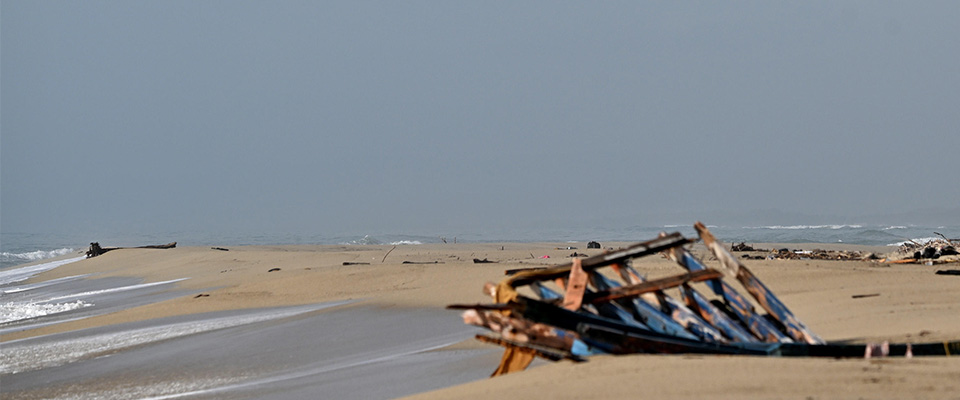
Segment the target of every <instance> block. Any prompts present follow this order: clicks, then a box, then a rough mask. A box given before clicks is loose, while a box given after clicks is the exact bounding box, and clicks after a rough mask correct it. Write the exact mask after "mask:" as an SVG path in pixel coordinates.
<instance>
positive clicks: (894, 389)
mask: <svg viewBox="0 0 960 400" xmlns="http://www.w3.org/2000/svg"><path fill="white" fill-rule="evenodd" d="M604 245H605V246H621V245H625V244H623V243H604ZM566 246H570V244H568V243H544V244H526V243H524V244H516V243H506V244H431V245H403V246H396V247H393V246H389V245H385V246H244V247H232V248H230V249H229V251H220V250H214V249H211V248H209V247H186V248H176V249H169V250H150V249H126V250H116V251H112V252H109V253H107V254H104V255H102V256H99V257H96V258H92V259H87V260H84V261H81V262H77V263H74V264H69V265H66V266H63V267H60V268H57V269H55V270H52V271H49V272H47V273H44V274H42V275H40V276H38V277H36V278H34V281H39V280H48V279H53V278H58V277H64V276H72V275H78V274H87V273H93V274H96V277H108V276H122V277H140V278H144V279H145V280H146V282H157V281H164V280H170V279H177V278H184V277H189V278H190V279H188V280H185V281H182V282H179V283H178V286H179V287H180V288H186V289H191V290H196V291H202V292H203V293H204V294H208V295H209V296H204V297H194V296H184V297H180V298H176V299H173V300H168V301H164V302H161V303H155V304H151V305H146V306H141V307H136V308H132V309H128V310H124V311H120V312H116V313H112V314H107V315H101V316H96V317H91V318H87V319H84V320H79V321H73V322H65V323H61V324H57V325H51V326H45V327H41V328H38V329H33V330H28V331H22V332H14V333H12V334H9V335H4V336H3V337H2V338H0V339H2V341H4V342H6V341H10V340H14V339H19V338H25V337H32V336H37V335H44V334H49V333H55V332H68V331H73V330H78V329H83V328H88V327H95V326H104V325H110V324H117V323H122V322H132V321H142V320H147V319H152V318H160V317H167V316H176V315H184V314H194V313H200V312H208V311H219V310H229V309H244V308H260V307H269V306H282V305H297V304H312V303H318V302H325V301H332V300H345V299H355V300H361V301H360V304H367V305H370V304H372V305H376V306H378V307H387V308H389V307H417V308H423V307H426V308H435V309H438V310H439V309H441V308H442V307H444V306H445V305H447V304H452V303H478V302H489V298H487V297H485V296H484V295H483V294H482V293H481V288H482V286H483V283H484V282H487V281H498V280H500V279H502V278H503V271H504V270H505V269H510V268H524V267H533V266H543V265H553V264H558V263H563V262H566V261H568V260H569V258H568V255H569V254H571V253H573V252H578V253H587V254H590V255H593V254H598V253H599V252H600V251H599V250H587V249H585V248H584V247H585V246H583V245H582V244H580V245H576V246H578V247H579V248H578V249H576V250H568V249H558V248H562V247H566ZM764 247H767V248H770V247H774V246H764ZM790 247H791V248H805V249H812V248H814V247H818V246H816V245H797V244H791V245H790ZM696 250H698V251H697V253H699V254H703V252H702V249H696ZM868 250H881V251H890V248H879V249H868ZM544 255H549V256H550V258H549V259H544V258H540V257H541V256H544ZM475 258H476V259H488V260H490V261H497V263H488V264H475V263H474V262H473V259H475ZM705 260H706V263H707V264H708V265H713V264H715V263H711V261H710V259H709V258H705ZM405 261H406V262H412V263H407V264H405V263H403V262H405ZM344 262H351V263H369V264H362V265H343V263H344ZM746 263H747V265H748V266H749V267H750V268H751V269H752V270H753V271H754V273H755V274H756V275H757V276H758V277H760V279H761V280H763V281H764V283H766V285H767V286H768V287H770V288H771V289H772V290H773V291H774V292H776V293H777V294H778V296H779V297H780V299H781V300H783V301H784V303H786V304H787V305H788V306H789V307H790V308H791V309H792V310H793V312H794V314H796V315H797V316H798V317H799V318H800V319H801V320H802V321H804V322H805V323H806V324H807V325H808V326H809V327H810V328H811V329H812V330H813V331H814V332H816V333H818V334H819V335H820V336H822V337H823V338H825V339H827V340H829V341H838V340H845V341H855V342H864V341H883V340H890V341H909V342H932V341H942V340H948V339H958V338H960V276H949V275H936V274H934V271H936V270H937V269H944V268H960V265H957V264H953V266H942V265H941V266H918V265H882V264H876V263H870V262H853V261H843V262H841V261H813V260H799V261H778V260H763V261H747V262H746ZM634 266H635V267H636V268H638V269H639V270H640V271H641V272H643V273H645V274H648V275H649V276H650V277H659V276H666V275H672V274H676V273H679V272H682V270H681V269H680V268H679V267H677V266H676V265H675V264H673V263H671V262H669V261H667V260H665V259H663V258H661V257H657V256H653V257H647V258H645V259H642V260H640V261H639V262H635V264H634ZM275 268H279V270H277V271H273V272H269V271H270V270H271V269H275ZM863 294H870V295H872V294H877V295H876V296H872V297H863V298H854V297H853V296H855V295H863ZM460 346H466V347H476V346H488V345H483V344H477V343H474V342H473V341H472V340H471V341H467V342H465V343H463V344H461V345H460ZM494 368H495V365H490V370H491V371H492V370H493V369H494ZM498 396H499V397H505V398H520V397H529V398H546V397H549V398H561V399H562V398H584V397H586V398H599V397H626V398H636V397H641V396H643V397H657V398H690V397H710V398H757V399H760V398H763V399H768V398H957V399H960V358H958V357H954V358H946V357H937V358H920V357H918V358H913V359H902V358H901V359H892V358H891V359H873V360H862V359H858V360H833V359H797V358H792V359H785V358H760V357H730V356H723V357H721V356H651V355H638V356H621V357H613V356H609V357H594V358H592V359H591V360H590V361H589V362H587V363H583V364H573V363H570V362H560V363H548V364H546V365H541V366H538V367H536V368H531V369H530V370H528V371H525V372H522V373H516V374H511V375H508V376H504V377H499V378H495V379H486V380H481V381H477V382H473V383H469V384H465V385H460V386H455V387H450V388H446V389H441V390H439V391H435V392H429V393H423V394H420V395H417V396H414V397H415V398H422V399H434V398H436V399H439V398H477V399H479V398H490V397H498Z"/></svg>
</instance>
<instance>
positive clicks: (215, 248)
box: [211, 247, 230, 251]
mask: <svg viewBox="0 0 960 400" xmlns="http://www.w3.org/2000/svg"><path fill="white" fill-rule="evenodd" d="M211 249H213V250H220V251H230V249H225V248H223V247H211Z"/></svg>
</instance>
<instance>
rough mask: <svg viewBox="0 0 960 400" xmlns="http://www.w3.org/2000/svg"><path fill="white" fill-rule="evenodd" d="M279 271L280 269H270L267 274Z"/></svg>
mask: <svg viewBox="0 0 960 400" xmlns="http://www.w3.org/2000/svg"><path fill="white" fill-rule="evenodd" d="M279 270H280V268H270V269H268V270H267V272H277V271H279Z"/></svg>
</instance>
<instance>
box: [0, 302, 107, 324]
mask: <svg viewBox="0 0 960 400" xmlns="http://www.w3.org/2000/svg"><path fill="white" fill-rule="evenodd" d="M92 305H93V304H90V303H87V302H84V301H83V300H77V301H75V302H72V303H53V304H44V303H5V304H0V324H3V323H7V322H12V321H19V320H23V319H30V318H36V317H42V316H44V315H50V314H57V313H62V312H67V311H71V310H76V309H78V308H84V307H90V306H92Z"/></svg>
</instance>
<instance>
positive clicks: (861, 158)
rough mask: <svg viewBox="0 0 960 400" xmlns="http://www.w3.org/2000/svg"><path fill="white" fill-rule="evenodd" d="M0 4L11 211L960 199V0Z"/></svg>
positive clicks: (285, 214) (791, 204)
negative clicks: (959, 173) (959, 181)
mask: <svg viewBox="0 0 960 400" xmlns="http://www.w3.org/2000/svg"><path fill="white" fill-rule="evenodd" d="M0 18H2V19H0V35H2V36H0V49H2V54H0V95H2V96H0V106H2V115H0V118H2V119H0V123H2V126H0V133H2V137H0V140H2V142H0V152H2V153H0V162H2V168H0V174H2V175H0V182H2V191H0V206H2V222H0V223H2V229H3V230H4V231H6V232H14V231H26V232H55V231H58V230H73V231H76V230H84V229H92V227H96V228H97V229H98V230H120V231H122V230H131V229H137V230H143V229H147V230H150V229H156V230H158V231H170V230H209V231H212V232H217V231H230V230H240V231H267V232H275V231H285V230H294V231H312V232H331V233H344V232H364V231H365V230H369V229H379V230H384V231H395V232H402V231H404V230H416V231H423V230H430V229H462V230H469V229H485V228H491V227H510V226H529V225H531V224H558V225H562V224H570V225H575V224H578V223H588V224H589V223H593V224H597V223H620V224H626V225H633V224H646V223H668V222H680V223H688V222H693V221H694V220H696V219H704V220H713V221H716V220H738V219H753V220H758V219H760V220H763V219H767V220H768V221H767V222H769V223H781V222H783V221H782V220H784V219H790V218H794V219H803V218H810V219H848V220H849V221H835V220H831V221H828V222H831V223H834V222H853V221H852V220H857V219H870V218H873V219H877V220H883V219H884V218H889V219H899V221H890V222H891V223H893V222H896V223H904V222H910V221H903V220H904V219H909V218H910V216H911V215H920V214H917V213H915V212H917V211H920V212H925V211H931V210H933V211H937V210H947V211H950V214H949V215H946V216H944V218H945V219H949V221H944V222H946V223H957V222H958V218H960V217H958V216H957V214H958V212H957V211H958V210H960V185H958V184H957V182H956V176H957V173H956V171H957V168H958V167H957V165H958V164H957V154H958V151H960V132H958V127H960V24H958V23H957V21H960V2H956V1H944V2H934V1H924V2H875V1H866V2H853V1H830V2H808V1H803V2H795V3H784V2H765V1H761V2H620V3H617V2H600V3H597V2H556V1H545V2H532V1H527V2H512V1H511V2H448V1H427V2H415V1H411V2H356V1H345V2H333V1H278V2H274V1H270V2H267V1H253V2H250V1H246V2H241V1H202V2H198V1H146V2H120V1H108V2H103V1H83V2H73V1H59V2H37V1H11V0H4V1H3V2H2V9H0ZM761 222H762V221H761ZM798 222H801V223H802V222H807V221H798ZM809 222H814V221H809ZM858 222H859V221H858ZM917 222H920V221H917Z"/></svg>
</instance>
